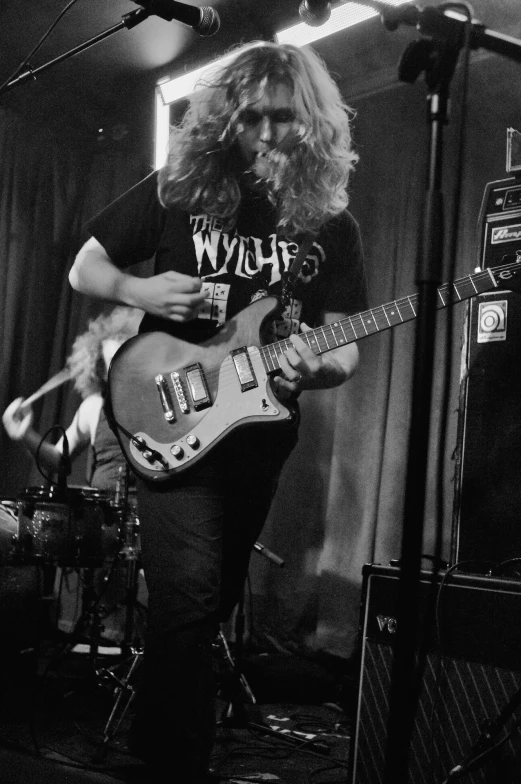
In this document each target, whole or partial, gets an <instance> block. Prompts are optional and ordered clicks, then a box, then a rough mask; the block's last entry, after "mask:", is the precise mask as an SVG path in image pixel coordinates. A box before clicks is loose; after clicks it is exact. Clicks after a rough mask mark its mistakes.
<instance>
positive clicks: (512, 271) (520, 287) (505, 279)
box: [489, 251, 521, 293]
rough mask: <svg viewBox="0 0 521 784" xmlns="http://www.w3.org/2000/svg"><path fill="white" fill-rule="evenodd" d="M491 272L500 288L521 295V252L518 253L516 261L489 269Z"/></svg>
mask: <svg viewBox="0 0 521 784" xmlns="http://www.w3.org/2000/svg"><path fill="white" fill-rule="evenodd" d="M489 272H491V273H492V275H493V276H494V280H495V281H496V284H497V285H498V286H499V287H501V288H503V289H508V290H509V291H515V292H516V293H521V251H517V253H516V257H515V261H512V262H511V263H510V264H499V265H498V266H497V267H489Z"/></svg>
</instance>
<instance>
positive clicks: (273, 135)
mask: <svg viewBox="0 0 521 784" xmlns="http://www.w3.org/2000/svg"><path fill="white" fill-rule="evenodd" d="M294 119H295V113H294V111H293V100H292V94H291V90H290V88H289V87H288V86H287V85H285V84H275V85H272V86H270V87H268V88H267V90H266V93H265V95H264V96H263V97H262V98H261V99H260V100H259V101H256V103H254V104H251V106H248V108H247V109H245V110H244V111H243V112H242V114H241V115H240V117H239V122H238V134H237V142H238V144H239V149H240V151H241V154H242V157H243V159H244V162H245V164H246V166H247V167H248V168H249V169H251V170H252V171H253V172H254V174H256V176H257V177H259V178H261V179H264V178H266V177H267V176H268V174H269V166H268V161H267V158H266V156H267V154H268V153H269V152H271V151H272V150H274V149H275V148H277V147H278V146H279V145H280V144H281V142H282V141H283V140H284V139H285V138H286V136H287V135H288V133H289V131H290V130H291V128H292V126H293V122H294Z"/></svg>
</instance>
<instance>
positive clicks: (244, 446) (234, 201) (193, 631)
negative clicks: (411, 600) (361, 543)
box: [70, 43, 367, 784]
mask: <svg viewBox="0 0 521 784" xmlns="http://www.w3.org/2000/svg"><path fill="white" fill-rule="evenodd" d="M356 158H357V156H356V154H355V153H354V152H353V150H352V149H351V137H350V129H349V110H348V109H347V107H346V106H345V105H344V103H343V101H342V98H341V96H340V94H339V91H338V89H337V87H336V85H335V84H334V82H333V81H332V79H331V77H330V76H329V74H328V73H327V70H326V69H325V67H324V65H323V64H322V62H321V61H320V60H319V58H318V57H317V56H316V55H315V54H314V53H313V52H312V51H311V50H305V49H298V48H296V47H292V46H287V45H277V44H273V43H255V44H253V45H250V46H247V47H245V48H243V49H241V50H239V52H238V54H237V55H236V57H235V59H234V60H233V62H232V63H231V64H230V65H228V66H227V67H225V68H224V69H222V70H221V71H220V72H219V73H213V74H212V76H211V77H208V80H207V81H205V82H204V83H203V84H202V85H201V89H200V90H198V91H196V92H195V93H194V94H193V96H192V99H191V102H190V107H189V108H188V110H187V113H186V115H185V117H184V120H183V122H182V123H181V125H180V126H179V127H178V128H175V129H174V130H173V133H172V139H171V152H170V154H169V158H168V162H167V164H166V165H165V167H164V168H163V169H162V170H161V171H160V172H159V173H154V174H153V175H151V176H150V177H148V178H147V179H146V180H144V181H143V182H142V183H139V184H138V185H137V186H135V188H133V189H131V190H130V191H129V192H128V193H127V194H125V195H123V196H122V197H121V198H120V199H118V200H117V201H116V202H114V203H113V204H112V205H110V206H109V207H108V208H107V209H106V210H104V211H103V212H102V213H101V214H100V215H98V216H97V217H96V218H94V219H93V220H92V221H91V222H90V224H89V229H90V232H91V234H92V237H91V239H89V240H88V241H87V243H86V244H85V245H84V247H83V248H82V249H81V250H80V252H79V254H78V256H77V258H76V261H75V263H74V266H73V268H72V270H71V273H70V282H71V285H72V286H73V288H75V289H77V290H78V291H81V292H83V293H86V294H89V295H91V296H98V297H102V298H104V299H110V300H112V301H115V302H119V303H123V304H127V305H131V306H134V307H139V308H141V309H143V310H145V311H146V314H147V315H145V317H144V320H143V323H142V325H141V328H140V329H141V331H154V330H160V331H162V332H167V333H169V334H171V335H173V336H175V337H177V338H182V339H183V340H186V341H189V342H191V343H201V342H202V341H208V340H212V339H215V338H216V336H218V335H219V329H220V328H221V327H222V325H223V324H224V323H225V322H228V321H229V319H230V318H232V317H233V316H234V315H235V314H236V313H237V312H239V311H241V310H243V309H244V308H245V307H247V306H248V304H249V303H250V302H252V301H253V300H255V299H256V298H258V297H259V296H262V293H263V292H266V291H267V292H269V294H275V295H280V294H281V291H282V286H283V275H284V273H285V272H287V271H288V268H289V266H290V263H291V261H292V259H293V258H294V256H295V254H296V252H297V248H298V245H299V243H300V242H301V241H302V238H303V237H304V236H305V235H307V234H309V233H311V234H312V235H313V239H314V242H313V245H312V248H311V250H310V251H309V253H308V255H307V258H306V261H305V264H304V265H303V267H302V269H301V272H300V274H299V276H298V280H297V282H296V283H295V285H294V286H293V288H292V290H291V291H290V293H289V296H288V297H287V298H286V299H285V308H284V311H283V313H282V314H281V316H280V317H279V318H278V319H277V320H276V321H275V323H274V324H273V330H274V332H275V334H276V335H277V336H280V337H284V338H288V340H289V341H290V343H289V344H288V349H287V351H285V352H284V354H283V356H281V357H280V360H279V363H280V371H281V372H280V374H279V375H278V376H277V377H275V378H274V379H273V385H274V388H275V390H276V393H277V395H278V396H279V397H280V398H284V399H288V398H289V399H290V400H293V401H296V398H297V396H298V393H299V392H300V391H301V390H307V389H322V388H326V387H334V386H338V385H340V384H342V383H344V382H345V381H346V380H347V379H348V378H350V377H351V376H352V374H353V373H354V372H355V369H356V367H357V363H358V351H357V348H356V345H355V344H354V343H351V344H349V345H345V346H342V347H340V348H338V349H337V350H335V351H333V352H332V353H327V354H324V355H320V356H319V355H316V354H315V353H314V351H312V349H311V348H310V347H309V346H308V345H307V344H306V343H305V342H304V341H303V340H302V339H301V338H300V337H299V336H298V334H297V332H298V330H299V326H300V327H301V328H302V329H303V330H307V329H309V327H308V326H307V324H313V325H317V324H319V323H324V322H323V321H322V319H324V320H325V321H329V322H331V321H335V320H337V319H338V318H339V317H341V316H343V315H345V314H347V313H354V312H358V311H360V310H363V309H364V308H365V307H367V303H366V286H365V276H364V270H363V259H362V250H361V242H360V237H359V231H358V226H357V224H356V222H355V221H354V219H353V218H352V216H351V215H350V214H349V213H348V212H347V210H346V207H347V201H348V199H347V193H346V186H347V182H348V177H349V173H350V171H351V169H352V168H353V165H354V163H355V161H356ZM154 254H155V274H154V275H153V276H151V277H150V278H148V279H146V280H143V279H138V278H135V277H133V276H132V275H129V274H127V273H126V271H125V267H126V266H128V265H130V264H134V263H137V262H140V261H145V260H147V259H149V258H150V257H151V256H153V255H154ZM129 394H131V390H129ZM296 421H297V420H295V422H294V423H293V424H292V425H288V426H283V425H280V426H278V429H277V430H276V432H275V433H273V432H272V430H271V429H270V428H269V427H268V428H266V427H265V426H264V425H251V426H249V427H246V428H244V429H242V430H241V429H239V430H236V431H235V432H234V433H232V434H231V435H229V436H228V437H227V438H225V439H224V440H222V441H220V442H219V444H218V446H217V447H215V448H214V449H213V450H212V451H211V453H210V454H209V455H208V456H207V458H206V459H205V460H202V461H200V462H199V463H197V464H196V465H194V466H192V467H190V468H189V469H187V470H186V471H184V472H182V473H180V474H178V475H176V476H175V477H173V478H172V479H171V480H168V481H165V482H160V483H154V482H151V481H146V480H139V481H138V505H139V510H140V525H141V529H140V530H141V544H142V559H143V565H144V570H145V578H146V581H147V587H148V591H149V614H148V630H149V636H148V639H147V643H146V647H145V660H144V674H143V683H142V688H141V690H140V695H139V698H138V700H137V703H136V718H135V721H134V724H133V728H132V733H131V737H132V748H134V749H135V750H139V751H140V754H141V755H142V756H143V757H144V758H146V759H147V760H148V761H149V762H150V763H151V764H152V765H153V766H155V767H156V769H157V771H161V779H160V780H161V781H165V782H166V781H168V782H180V783H181V782H182V783H183V784H203V782H206V781H208V780H209V777H208V773H207V768H208V762H209V758H210V752H211V749H212V745H213V740H214V726H215V711H214V706H213V684H212V672H211V671H212V667H211V641H212V639H213V637H214V635H215V631H216V626H217V623H218V621H219V620H223V619H224V618H226V617H227V616H228V615H229V614H230V613H231V611H232V609H233V607H234V606H235V604H236V603H237V600H238V598H239V596H240V591H241V590H242V587H243V583H244V579H245V577H246V573H247V569H248V561H249V555H250V551H251V548H252V546H253V544H254V543H255V541H256V539H257V537H258V535H259V533H260V531H261V528H262V526H263V524H264V521H265V519H266V516H267V514H268V511H269V507H270V504H271V500H272V498H273V495H274V493H275V489H276V485H277V481H278V478H279V475H280V472H281V469H282V467H283V465H284V462H285V460H286V459H287V457H288V455H289V454H290V452H291V450H292V449H293V447H294V445H295V443H296V440H297V423H296ZM158 780H159V779H158Z"/></svg>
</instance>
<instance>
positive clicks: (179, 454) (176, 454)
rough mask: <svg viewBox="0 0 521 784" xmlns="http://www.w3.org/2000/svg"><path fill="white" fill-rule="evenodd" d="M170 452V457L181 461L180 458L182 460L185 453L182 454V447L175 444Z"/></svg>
mask: <svg viewBox="0 0 521 784" xmlns="http://www.w3.org/2000/svg"><path fill="white" fill-rule="evenodd" d="M170 452H171V453H172V455H173V456H174V457H175V458H176V459H177V460H182V458H183V456H184V453H185V452H184V449H183V447H182V446H179V444H176V445H175V446H173V447H172V448H171V450H170Z"/></svg>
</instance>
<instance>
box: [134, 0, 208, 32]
mask: <svg viewBox="0 0 521 784" xmlns="http://www.w3.org/2000/svg"><path fill="white" fill-rule="evenodd" d="M133 2H136V3H137V5H140V6H142V8H144V9H145V11H148V13H149V14H155V15H156V16H160V17H161V19H166V21H167V22H171V21H172V20H173V19H175V20H176V22H182V23H183V24H185V25H188V27H192V28H193V29H194V30H195V32H196V33H199V35H215V33H216V32H217V31H218V29H219V27H220V26H221V20H220V19H219V14H218V13H217V11H215V10H214V9H213V8H209V7H205V8H198V7H197V6H194V5H188V4H187V3H178V2H177V0H133Z"/></svg>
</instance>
